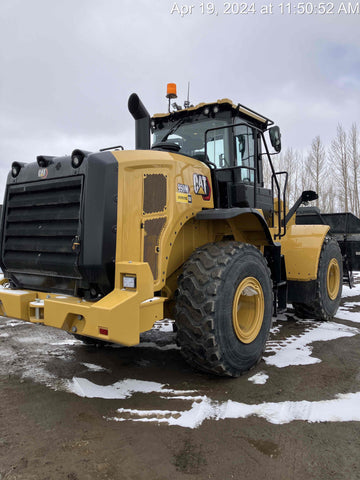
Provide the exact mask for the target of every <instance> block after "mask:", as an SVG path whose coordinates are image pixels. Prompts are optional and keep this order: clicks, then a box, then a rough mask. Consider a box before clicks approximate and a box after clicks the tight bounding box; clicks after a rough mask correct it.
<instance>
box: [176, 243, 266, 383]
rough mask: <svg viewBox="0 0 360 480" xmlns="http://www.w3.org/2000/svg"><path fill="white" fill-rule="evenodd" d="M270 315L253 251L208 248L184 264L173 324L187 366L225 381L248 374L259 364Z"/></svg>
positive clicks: (262, 266) (237, 246)
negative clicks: (222, 378)
mask: <svg viewBox="0 0 360 480" xmlns="http://www.w3.org/2000/svg"><path fill="white" fill-rule="evenodd" d="M272 312H273V292H272V281H271V277H270V270H269V268H268V266H267V263H266V260H265V258H264V256H263V255H262V254H261V252H260V251H259V250H258V249H257V248H255V247H254V246H253V245H247V244H242V243H238V242H233V241H229V242H218V243H211V244H208V245H205V246H203V247H201V248H199V249H198V250H196V251H195V252H194V253H193V254H192V255H191V257H190V258H189V259H188V261H187V262H186V263H185V265H184V268H183V273H182V274H181V275H180V277H179V281H178V291H177V299H176V306H175V320H176V325H177V328H178V335H177V341H178V344H179V346H180V347H181V351H182V354H183V356H184V358H185V359H186V361H187V362H188V363H189V364H190V365H192V366H194V367H196V368H198V369H200V370H202V371H205V372H210V373H212V374H217V375H225V376H231V377H238V376H239V375H241V374H243V373H244V372H246V371H248V370H249V369H250V368H251V367H253V366H254V365H256V364H257V363H258V362H259V361H260V359H261V356H262V353H263V350H264V348H265V343H266V340H267V338H268V335H269V330H270V327H271V321H272Z"/></svg>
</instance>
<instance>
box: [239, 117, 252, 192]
mask: <svg viewBox="0 0 360 480" xmlns="http://www.w3.org/2000/svg"><path fill="white" fill-rule="evenodd" d="M234 139H235V164H236V166H238V167H241V180H242V181H243V182H249V183H254V181H255V171H254V169H255V168H256V163H255V137H254V130H253V129H252V128H250V127H248V126H247V125H239V126H237V127H235V128H234Z"/></svg>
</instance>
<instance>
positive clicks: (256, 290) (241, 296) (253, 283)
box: [232, 277, 264, 343]
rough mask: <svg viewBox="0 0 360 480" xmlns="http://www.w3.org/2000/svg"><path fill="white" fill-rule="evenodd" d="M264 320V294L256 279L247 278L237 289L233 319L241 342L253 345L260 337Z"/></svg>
mask: <svg viewBox="0 0 360 480" xmlns="http://www.w3.org/2000/svg"><path fill="white" fill-rule="evenodd" d="M263 318H264V293H263V290H262V288H261V285H260V283H259V282H258V280H256V278H253V277H247V278H245V279H244V280H243V281H242V282H241V283H240V285H239V286H238V288H237V289H236V292H235V296H234V302H233V310H232V319H233V326H234V330H235V333H236V336H237V338H238V339H239V340H240V342H243V343H251V342H253V341H254V340H255V338H256V337H257V336H258V334H259V332H260V329H261V325H262V322H263Z"/></svg>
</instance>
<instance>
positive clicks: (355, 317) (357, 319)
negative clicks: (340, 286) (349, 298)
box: [336, 302, 360, 323]
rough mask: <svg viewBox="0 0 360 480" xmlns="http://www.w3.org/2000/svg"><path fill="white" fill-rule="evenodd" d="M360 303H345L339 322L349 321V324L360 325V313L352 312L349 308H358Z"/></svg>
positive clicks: (338, 315)
mask: <svg viewBox="0 0 360 480" xmlns="http://www.w3.org/2000/svg"><path fill="white" fill-rule="evenodd" d="M358 305H359V304H358V303H355V302H354V303H348V304H347V303H345V304H344V306H342V307H340V308H339V310H338V312H337V314H336V318H338V319H339V320H348V321H349V322H354V323H360V312H351V311H349V308H352V307H356V306H358Z"/></svg>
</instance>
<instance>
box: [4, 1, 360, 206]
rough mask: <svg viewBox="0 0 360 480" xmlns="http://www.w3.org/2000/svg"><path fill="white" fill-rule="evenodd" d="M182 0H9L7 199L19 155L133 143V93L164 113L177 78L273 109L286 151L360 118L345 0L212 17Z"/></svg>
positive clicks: (196, 98)
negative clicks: (184, 11) (303, 10)
mask: <svg viewBox="0 0 360 480" xmlns="http://www.w3.org/2000/svg"><path fill="white" fill-rule="evenodd" d="M175 3H176V2H173V1H169V0H161V1H160V0H137V1H130V0H116V1H115V0H102V1H100V0H71V1H70V0H62V1H60V0H57V1H54V0H2V1H1V6H0V45H1V47H0V64H1V77H0V106H1V109H0V133H1V136H0V175H1V182H0V196H1V197H2V196H3V189H4V184H5V181H6V175H7V172H8V170H9V168H10V165H11V163H12V162H13V161H15V160H18V161H23V162H32V161H34V160H35V157H36V155H39V154H44V155H63V154H68V153H70V152H71V151H72V150H73V149H74V148H84V149H86V150H94V151H95V150H97V149H99V148H101V147H106V146H111V145H117V144H119V143H121V144H123V145H124V146H125V148H133V146H134V124H133V119H132V117H131V116H130V114H129V113H128V110H127V99H128V97H129V95H130V94H131V93H132V92H136V93H138V94H139V96H140V97H141V99H142V100H143V102H144V104H145V105H146V107H147V108H148V110H149V112H150V113H157V112H162V111H166V109H167V101H166V99H165V90H166V84H167V83H168V82H175V83H177V85H178V95H179V99H178V103H183V101H184V100H185V97H186V94H187V82H188V81H190V82H191V90H190V100H191V101H192V103H195V104H196V103H200V102H202V101H213V100H216V99H218V98H224V97H227V98H230V99H232V100H233V101H234V102H241V103H242V104H244V105H247V106H249V107H251V108H254V109H255V110H257V111H259V112H260V113H263V114H264V115H266V116H268V117H270V118H272V119H273V120H274V121H275V122H276V123H277V124H279V125H280V127H281V130H282V139H283V146H284V147H285V148H286V147H287V146H292V147H295V148H301V149H306V148H307V147H308V146H309V145H310V143H311V140H312V139H313V138H314V137H315V136H316V135H320V136H321V137H322V139H323V141H324V142H325V143H329V142H330V140H331V138H332V137H333V136H334V135H335V130H336V125H337V124H338V123H339V122H340V123H342V124H343V125H344V127H346V128H348V127H349V126H350V125H351V123H353V122H356V121H357V122H358V123H360V121H359V116H360V115H359V113H360V35H359V27H360V14H356V13H355V14H351V13H349V14H346V13H338V10H339V7H341V4H342V2H338V1H336V2H335V1H334V2H333V5H334V8H333V9H332V12H330V10H331V6H329V5H330V3H326V4H325V5H326V9H327V12H326V13H325V14H323V15H320V14H315V13H313V14H310V13H309V14H305V15H300V14H299V12H297V14H295V13H291V14H288V13H286V14H284V15H281V13H280V7H279V4H280V3H281V2H280V1H279V2H277V1H273V2H267V1H262V2H255V5H256V13H255V14H252V13H249V14H248V15H240V14H239V15H236V14H235V13H234V14H225V13H224V11H225V9H226V7H227V5H226V2H222V1H216V2H214V3H215V5H216V8H217V12H218V15H206V14H205V15H203V14H202V13H201V8H200V3H201V2H200V1H196V0H194V1H193V2H188V3H186V2H177V4H178V6H179V7H181V6H182V5H195V7H194V9H193V12H192V13H191V14H188V15H185V16H184V17H181V16H180V15H179V14H177V13H176V12H174V13H173V14H171V13H170V12H171V10H172V9H173V8H174V5H175ZM231 3H236V2H231ZM270 3H272V5H273V13H272V14H267V15H266V14H263V13H261V12H260V9H261V7H262V6H263V5H267V6H269V4H270ZM306 3H307V4H308V6H307V8H308V11H309V10H311V9H315V10H316V9H317V10H318V9H319V6H320V5H321V2H311V3H310V2H306ZM348 3H350V4H351V5H352V6H353V7H356V4H357V2H355V1H353V2H345V5H346V7H347V6H348ZM250 4H251V2H249V3H248V5H250ZM293 5H296V2H294V3H293ZM297 5H300V4H299V3H298V4H297ZM322 5H324V4H322ZM268 10H269V8H268ZM235 11H236V6H235Z"/></svg>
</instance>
